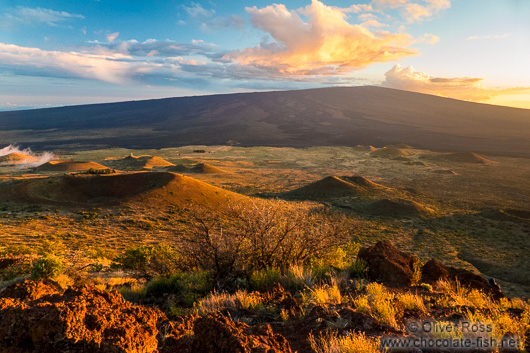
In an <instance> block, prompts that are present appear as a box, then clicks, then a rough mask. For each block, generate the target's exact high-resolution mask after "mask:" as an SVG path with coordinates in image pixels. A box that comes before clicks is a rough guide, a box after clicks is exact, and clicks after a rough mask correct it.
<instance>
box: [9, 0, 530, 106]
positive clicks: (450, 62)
mask: <svg viewBox="0 0 530 353" xmlns="http://www.w3.org/2000/svg"><path fill="white" fill-rule="evenodd" d="M529 18H530V1H527V0H502V1H499V0H370V1H337V0H333V1H331V0H329V1H328V0H321V1H319V0H313V1H311V0H307V1H299V0H298V1H278V2H272V1H263V0H262V1H253V2H242V1H223V2H220V1H215V0H210V1H157V0H154V1H131V0H122V1H117V0H114V1H111V0H99V1H95V0H86V1H82V2H75V1H74V2H65V1H46V0H44V1H43V0H40V1H9V0H7V1H6V0H0V110H11V109H25V108H35V107H49V106H61V105H72V104H84V103H96V102H112V101H123V100H132V99H149V98H161V97H173V96H184V95H202V94H213V93H231V92H244V91H259V90H276V89H301V88H310V87H325V86H333V85H343V86H352V85H367V84H371V85H383V86H386V87H392V88H398V89H406V90H411V91H418V92H424V93H429V94H436V95H440V96H447V97H453V98H458V99H464V100H471V101H477V102H484V103H490V104H501V105H510V106H516V107H525V108H530V88H529V87H530V64H529V63H530V21H529V20H528V19H529Z"/></svg>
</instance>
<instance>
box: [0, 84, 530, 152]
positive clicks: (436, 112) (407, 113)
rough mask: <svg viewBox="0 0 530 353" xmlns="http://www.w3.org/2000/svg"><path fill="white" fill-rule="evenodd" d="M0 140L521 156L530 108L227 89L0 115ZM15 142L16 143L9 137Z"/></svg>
mask: <svg viewBox="0 0 530 353" xmlns="http://www.w3.org/2000/svg"><path fill="white" fill-rule="evenodd" d="M0 131H1V132H2V134H4V135H2V134H0V138H3V139H6V138H7V137H9V138H10V139H11V142H18V143H20V144H27V145H31V146H32V147H34V148H38V149H39V148H57V147H59V148H64V149H69V148H74V147H76V148H79V147H81V148H87V149H90V148H101V147H128V148H164V147H178V146H183V145H219V144H225V143H226V142H227V141H229V140H234V141H237V142H238V143H239V144H240V145H241V146H260V145H261V146H278V147H280V146H284V147H310V146H319V145H320V146H326V145H327V146H351V147H354V146H356V145H359V144H361V145H374V146H379V147H382V146H384V145H387V144H392V143H406V144H410V145H412V146H414V147H419V148H425V149H431V150H435V151H448V152H449V151H471V152H479V153H485V154H490V155H508V156H517V157H530V138H529V136H530V110H527V109H520V108H509V107H502V106H494V105H487V104H480V103H472V102H466V101H459V100H455V99H451V98H443V97H437V96H431V95H426V94H422V93H415V92H408V91H401V90H395V89H390V88H384V87H375V86H358V87H329V88H316V89H308V90H298V91H270V92H254V93H233V94H222V95H212V96H190V97H178V98H162V99H155V100H143V101H129V102H117V103H101V104H90V105H80V106H67V107H58V108H45V109H36V110H26V111H11V112H0ZM13 139H16V141H13Z"/></svg>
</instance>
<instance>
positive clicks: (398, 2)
mask: <svg viewBox="0 0 530 353" xmlns="http://www.w3.org/2000/svg"><path fill="white" fill-rule="evenodd" d="M370 4H371V7H372V8H373V9H374V10H375V11H379V12H382V11H384V10H386V9H398V10H399V13H400V14H401V16H402V17H403V18H404V19H405V20H406V22H407V23H414V22H422V21H424V20H426V19H427V18H429V17H432V16H434V15H435V14H436V13H438V12H439V11H441V10H445V9H448V8H450V7H451V0H421V1H420V0H417V1H411V0H373V1H372V2H371V3H370Z"/></svg>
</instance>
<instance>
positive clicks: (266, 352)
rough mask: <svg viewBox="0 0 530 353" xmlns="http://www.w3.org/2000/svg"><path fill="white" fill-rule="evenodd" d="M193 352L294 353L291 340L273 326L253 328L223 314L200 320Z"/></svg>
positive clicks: (197, 325) (196, 329) (195, 326)
mask: <svg viewBox="0 0 530 353" xmlns="http://www.w3.org/2000/svg"><path fill="white" fill-rule="evenodd" d="M193 331H194V334H195V335H194V339H193V344H192V348H191V351H192V352H202V353H291V347H290V346H289V343H288V342H287V340H286V339H285V338H284V337H283V336H281V335H279V334H274V332H273V331H272V329H271V327H270V326H269V325H260V326H254V327H249V326H248V325H247V324H244V323H240V322H234V321H232V320H230V319H229V318H227V317H225V316H222V315H221V314H219V313H214V314H209V315H208V316H206V317H202V318H199V319H197V320H196V321H195V325H194V329H193Z"/></svg>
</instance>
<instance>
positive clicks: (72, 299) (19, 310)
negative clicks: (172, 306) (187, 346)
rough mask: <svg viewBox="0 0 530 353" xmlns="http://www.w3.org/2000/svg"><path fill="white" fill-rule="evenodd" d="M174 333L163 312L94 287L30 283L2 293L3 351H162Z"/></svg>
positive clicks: (0, 342) (0, 346) (0, 348)
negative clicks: (64, 287) (166, 335)
mask: <svg viewBox="0 0 530 353" xmlns="http://www.w3.org/2000/svg"><path fill="white" fill-rule="evenodd" d="M171 331H174V330H173V325H172V324H171V323H170V322H169V321H168V320H167V318H166V317H165V315H164V314H163V313H162V312H161V311H159V310H157V309H152V308H144V307H140V306H135V305H132V304H131V303H128V302H126V301H124V300H123V298H122V297H121V295H120V294H119V293H117V292H105V291H102V290H99V289H98V288H96V287H93V286H86V285H85V286H81V287H77V288H70V289H67V290H66V291H64V292H62V291H61V290H60V289H59V288H58V286H57V287H56V286H55V285H54V284H50V283H46V282H35V281H25V282H22V283H19V284H16V285H14V286H11V287H8V288H6V289H5V290H4V291H2V292H0V351H1V352H19V353H37V352H99V353H111V352H112V353H117V352H123V353H125V352H130V353H136V352H142V353H149V352H158V345H159V340H160V341H162V339H163V338H164V337H162V335H161V334H160V332H171Z"/></svg>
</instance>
